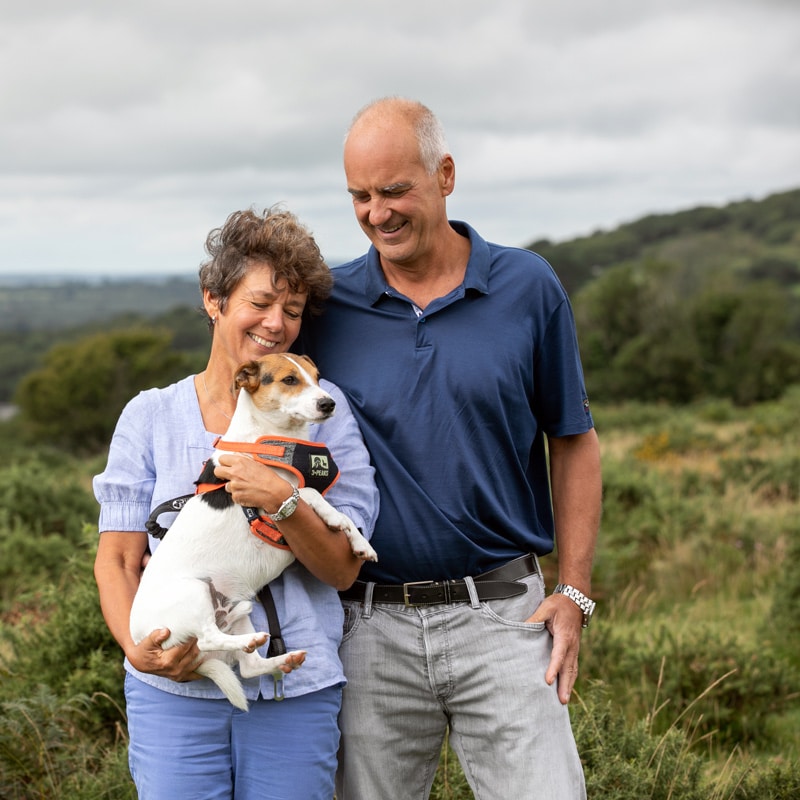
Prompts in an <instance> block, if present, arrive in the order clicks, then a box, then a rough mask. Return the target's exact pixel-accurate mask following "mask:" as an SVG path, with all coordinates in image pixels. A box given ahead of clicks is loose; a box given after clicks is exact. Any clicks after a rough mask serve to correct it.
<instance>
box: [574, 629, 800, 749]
mask: <svg viewBox="0 0 800 800" xmlns="http://www.w3.org/2000/svg"><path fill="white" fill-rule="evenodd" d="M587 650H588V652H587V653H586V654H585V656H584V663H583V673H584V675H588V676H591V680H593V681H597V680H599V681H602V683H603V684H604V685H606V686H618V687H619V686H625V687H626V697H625V706H626V708H627V709H628V714H629V717H630V719H642V718H645V717H647V716H651V717H652V718H651V720H650V727H651V730H652V731H653V732H654V733H656V734H660V733H663V732H665V730H666V729H667V728H668V727H672V726H675V725H676V724H678V721H681V720H683V721H682V722H681V727H682V728H684V729H687V730H688V729H691V730H692V731H693V733H694V735H695V736H696V737H698V738H700V739H704V741H703V747H704V748H706V749H707V748H708V747H709V746H711V747H712V748H713V749H715V750H717V751H719V750H723V751H724V750H727V749H729V748H730V747H732V746H734V745H742V744H758V745H759V746H762V747H767V746H769V745H770V744H771V743H770V741H769V739H768V736H769V734H768V729H767V728H766V727H765V724H764V723H765V720H767V719H768V718H769V717H770V716H772V715H774V714H779V713H782V712H785V711H787V710H788V709H789V708H790V707H791V705H792V703H793V702H794V700H796V698H797V692H798V690H799V689H800V679H799V676H798V675H797V673H796V672H795V671H794V670H793V669H792V668H791V667H790V665H789V664H787V663H786V662H784V661H783V660H781V659H777V658H776V657H775V654H774V653H772V652H770V651H769V650H766V649H764V648H759V649H752V650H748V649H747V648H745V647H744V646H743V645H742V644H741V643H740V642H738V641H737V640H736V639H735V637H733V636H727V637H724V636H722V635H720V634H719V633H718V632H717V631H714V630H703V629H699V628H698V629H696V630H695V629H693V630H692V631H691V632H688V633H684V634H682V635H680V636H679V635H676V634H675V633H674V632H672V631H671V630H670V629H669V628H667V627H666V626H662V627H660V628H658V629H657V630H655V631H642V632H636V633H628V634H626V635H624V636H620V635H618V634H617V633H616V631H615V629H614V627H613V626H611V625H608V624H601V625H599V626H598V629H597V630H596V631H593V635H592V639H591V647H589V648H587ZM581 685H582V682H581V683H579V684H578V687H579V689H580V687H581ZM653 707H657V708H659V709H662V711H660V713H659V714H658V715H654V714H652V708H653ZM684 718H685V719H684Z"/></svg>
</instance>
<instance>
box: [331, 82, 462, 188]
mask: <svg viewBox="0 0 800 800" xmlns="http://www.w3.org/2000/svg"><path fill="white" fill-rule="evenodd" d="M381 106H385V107H386V108H392V110H395V111H398V112H399V113H400V114H402V115H403V116H405V117H406V118H407V119H408V120H409V121H410V122H411V124H412V125H413V128H414V133H415V134H416V137H417V145H418V146H419V157H420V160H421V162H422V166H423V167H424V169H425V171H426V172H427V173H428V174H429V175H433V173H434V172H436V170H437V169H439V166H440V165H441V163H442V159H443V158H444V157H445V156H446V155H447V154H448V153H449V152H450V150H449V148H448V146H447V138H446V137H445V133H444V128H443V127H442V123H441V122H440V121H439V118H438V117H437V116H436V114H434V113H433V111H431V110H430V109H429V108H428V107H427V106H425V105H423V104H422V103H420V102H419V101H417V100H408V99H406V98H404V97H382V98H380V99H378V100H373V101H372V102H370V103H367V105H365V106H364V107H363V108H362V109H360V110H359V111H358V113H357V114H356V115H355V117H353V121H352V122H351V123H350V127H349V128H348V129H347V134H346V135H345V141H347V137H348V136H349V135H350V131H352V129H353V126H354V125H355V124H356V123H357V122H358V121H359V120H360V119H361V118H362V117H363V116H364V115H365V114H367V113H368V112H371V111H373V110H378V109H380V107H381Z"/></svg>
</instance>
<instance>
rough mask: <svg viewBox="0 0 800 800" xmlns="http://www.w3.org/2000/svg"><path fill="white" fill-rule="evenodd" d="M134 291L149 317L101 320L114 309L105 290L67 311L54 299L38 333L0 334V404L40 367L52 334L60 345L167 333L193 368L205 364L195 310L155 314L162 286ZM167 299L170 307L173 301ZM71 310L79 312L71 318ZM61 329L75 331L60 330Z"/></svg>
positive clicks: (205, 341)
mask: <svg viewBox="0 0 800 800" xmlns="http://www.w3.org/2000/svg"><path fill="white" fill-rule="evenodd" d="M137 286H138V289H137V291H138V292H139V293H140V294H141V296H142V297H147V296H149V298H150V300H151V301H152V302H149V303H146V302H142V303H141V304H140V305H139V306H137V307H143V308H146V309H147V310H148V311H149V312H150V313H149V315H145V314H142V313H137V314H133V313H130V312H127V313H123V314H119V315H118V316H115V317H114V318H113V319H109V318H108V316H107V315H108V314H109V313H110V309H113V308H114V307H115V305H114V304H113V303H111V304H110V305H109V303H108V302H107V298H106V297H105V296H104V292H105V291H108V292H111V291H112V288H110V287H106V288H105V289H104V290H103V291H100V290H98V291H99V296H97V297H95V298H94V300H93V302H92V303H91V304H90V305H89V306H88V307H87V308H83V307H82V306H81V307H80V308H79V309H75V308H73V307H72V306H71V305H70V301H69V298H67V300H66V301H65V300H64V299H63V298H60V299H59V301H58V302H51V303H50V304H49V306H48V309H47V320H48V321H47V322H46V323H44V324H43V325H42V328H27V327H26V328H25V330H24V331H17V330H10V331H7V332H4V333H3V334H2V336H0V402H10V401H11V399H12V398H13V396H14V394H15V391H16V387H17V385H18V384H19V382H20V380H21V379H22V378H23V377H24V376H25V375H26V374H27V373H29V372H31V371H33V370H36V369H39V368H40V367H41V365H42V362H43V359H44V355H45V354H46V353H47V352H48V350H49V349H50V347H51V346H52V342H53V333H52V330H53V329H58V331H59V332H58V341H59V343H60V344H73V343H76V342H79V341H80V340H82V339H85V338H87V337H89V336H91V335H92V334H106V335H109V334H111V333H112V332H115V331H125V330H130V329H131V328H138V329H145V328H147V329H149V330H165V331H170V332H171V333H172V347H173V349H175V350H177V351H178V352H180V353H182V354H184V355H185V356H187V357H188V358H190V359H191V361H192V363H193V364H195V365H200V364H205V361H206V360H207V358H208V349H209V346H210V342H211V337H210V336H209V334H208V330H207V328H206V326H205V325H204V324H203V317H202V315H201V313H200V312H199V311H198V309H197V308H195V307H193V306H190V305H185V306H176V307H173V308H169V309H168V310H167V311H161V312H159V313H155V312H156V310H158V309H160V308H162V307H163V305H162V302H163V300H164V297H165V296H164V295H163V291H164V287H163V286H161V285H153V284H144V283H143V284H140V285H137ZM40 290H41V288H40ZM0 296H2V289H0ZM47 296H48V297H49V295H47ZM81 297H83V296H82V295H81ZM169 299H170V302H171V303H174V302H177V300H178V299H179V298H178V297H174V298H169ZM23 307H24V306H23ZM77 311H80V313H76V312H77ZM4 322H7V320H5V319H4V318H3V317H2V316H0V329H3V328H4V327H5V326H4V324H3V323H4ZM77 323H80V324H77ZM67 325H75V327H65V326H67ZM197 368H198V369H199V368H201V367H199V366H198V367H197Z"/></svg>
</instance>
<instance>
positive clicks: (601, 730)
mask: <svg viewBox="0 0 800 800" xmlns="http://www.w3.org/2000/svg"><path fill="white" fill-rule="evenodd" d="M570 710H571V714H572V719H573V731H574V734H575V742H576V744H577V745H578V752H579V753H580V755H581V760H582V761H583V764H584V771H585V775H586V793H587V795H588V796H589V797H591V798H598V800H599V798H602V800H640V799H641V798H651V799H652V800H669V798H676V799H677V798H680V800H708V793H707V790H706V789H705V787H704V786H703V785H702V768H703V763H702V760H701V759H700V757H699V756H698V755H695V754H694V753H693V752H691V743H690V741H689V740H688V739H687V737H686V735H685V734H684V732H683V731H682V730H680V729H679V728H675V727H668V728H667V729H666V731H664V732H662V733H657V732H654V730H653V726H652V721H653V720H652V718H650V719H647V718H642V719H640V720H638V721H636V722H634V723H633V724H631V723H629V722H628V721H627V720H626V719H625V717H624V715H623V714H622V713H621V711H620V709H619V706H618V705H617V704H616V703H615V702H614V701H613V700H612V699H610V697H609V694H608V691H607V690H606V689H605V688H604V687H603V686H602V685H600V684H597V685H594V686H592V687H591V688H590V689H589V691H588V692H587V695H586V697H585V698H582V699H581V700H580V701H579V702H578V703H577V704H576V705H573V706H572V707H571V709H570Z"/></svg>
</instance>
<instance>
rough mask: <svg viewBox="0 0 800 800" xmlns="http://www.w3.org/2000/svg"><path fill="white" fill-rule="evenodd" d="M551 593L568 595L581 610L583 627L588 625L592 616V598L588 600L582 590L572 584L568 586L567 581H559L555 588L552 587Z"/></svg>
mask: <svg viewBox="0 0 800 800" xmlns="http://www.w3.org/2000/svg"><path fill="white" fill-rule="evenodd" d="M553 594H563V595H566V596H567V597H569V599H570V600H572V601H573V602H574V603H575V604H576V605H577V606H578V608H580V610H581V611H583V623H582V625H583V627H584V628H588V627H589V621H590V620H591V618H592V614H594V607H595V602H594V600H590V599H589V598H588V597H587V596H586V595H585V594H584V593H583V592H581V591H579V590H578V589H576V588H575V587H574V586H570V585H569V584H568V583H559V584H558V585H557V586H556V588H555V589H553Z"/></svg>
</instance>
